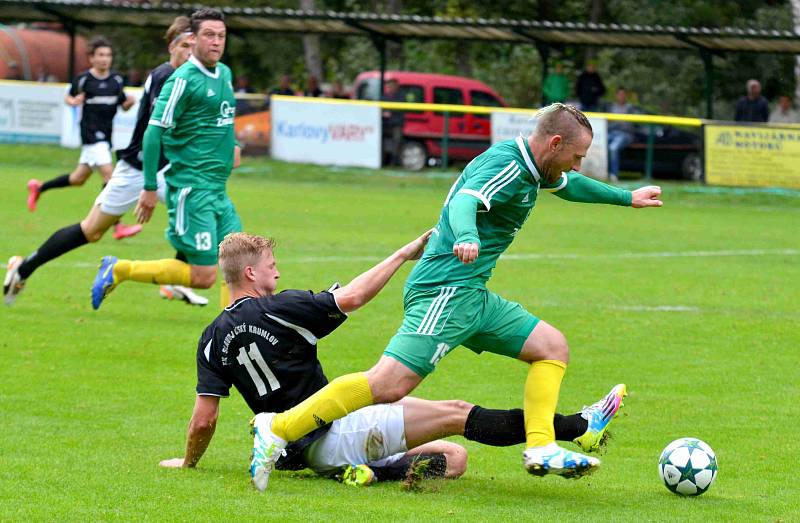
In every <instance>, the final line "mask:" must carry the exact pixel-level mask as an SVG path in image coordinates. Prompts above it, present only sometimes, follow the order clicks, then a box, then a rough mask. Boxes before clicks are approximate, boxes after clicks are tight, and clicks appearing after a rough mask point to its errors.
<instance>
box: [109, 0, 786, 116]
mask: <svg viewBox="0 0 800 523" xmlns="http://www.w3.org/2000/svg"><path fill="white" fill-rule="evenodd" d="M600 3H601V4H602V7H603V9H602V14H601V18H600V20H599V21H600V22H605V23H627V24H647V25H654V24H661V25H674V26H707V27H721V26H733V27H757V28H761V29H791V28H792V26H793V24H792V13H791V8H790V5H789V2H787V1H785V0H757V1H752V2H727V1H722V0H653V1H649V2H641V1H638V0H605V1H603V2H600ZM206 4H208V5H237V6H241V5H242V3H241V2H235V1H233V0H214V1H211V2H206ZM591 4H592V2H591V0H565V1H559V2H556V1H554V0H521V1H516V2H507V3H504V4H503V5H502V9H499V8H498V5H497V4H495V3H492V2H476V1H470V0H434V1H423V0H403V1H399V0H394V1H392V0H317V3H316V5H317V9H318V10H334V11H344V12H347V11H356V12H377V13H383V14H387V13H391V12H393V11H392V9H396V8H398V7H399V11H398V12H399V13H401V14H414V15H421V16H449V17H467V18H475V17H477V18H490V19H491V18H500V17H502V18H507V19H523V20H559V21H574V22H587V21H588V20H589V11H590V5H591ZM247 5H250V6H270V7H275V8H293V9H297V8H298V7H299V0H280V1H270V0H253V1H249V2H247ZM105 32H106V34H108V35H109V36H110V37H111V38H112V39H113V40H114V41H115V42H117V43H118V48H117V54H116V66H117V67H118V68H119V69H120V70H122V71H126V70H128V69H129V68H132V67H136V68H139V69H142V70H148V69H151V68H152V67H153V66H154V65H155V64H157V63H159V62H160V61H162V60H164V59H166V51H165V49H164V45H163V42H162V41H161V39H160V38H161V33H162V32H163V30H153V29H136V28H111V29H109V30H107V31H105ZM132 43H135V45H131V44H132ZM585 51H586V49H585V48H580V47H569V46H566V47H563V48H554V49H552V51H551V59H558V60H561V61H562V62H564V64H565V73H566V74H567V75H568V76H571V77H572V78H573V79H575V78H577V75H578V74H579V73H580V71H581V68H582V66H583V62H584V58H585ZM596 51H597V53H598V54H597V58H598V62H599V64H598V65H599V71H600V73H601V74H602V76H603V78H604V80H605V82H606V83H607V84H608V86H609V87H610V89H609V93H613V87H616V86H620V85H625V86H626V87H629V88H630V89H632V90H633V91H634V96H635V98H638V101H639V103H640V105H641V106H642V107H644V108H645V109H646V110H647V111H649V112H655V113H664V114H677V115H686V116H704V115H705V76H704V70H703V64H702V61H701V60H700V57H699V53H698V52H697V51H663V50H642V49H619V48H600V49H597V50H596ZM225 60H226V61H227V62H228V63H229V64H230V65H231V66H232V68H233V70H234V73H235V74H237V75H246V76H248V77H249V78H250V81H251V84H252V85H253V86H254V87H256V88H257V89H259V90H262V91H267V90H269V89H270V88H271V87H274V86H275V85H276V84H277V82H278V78H279V76H280V75H281V74H286V73H288V74H291V75H292V76H293V79H294V86H295V87H296V88H298V89H300V88H302V86H303V85H304V83H305V80H306V72H305V61H304V56H303V45H302V40H301V35H296V34H276V33H260V32H243V33H235V32H232V33H231V36H230V38H229V43H228V49H227V53H226V56H225ZM714 61H715V67H716V70H715V75H716V89H715V91H714V99H715V104H716V109H717V111H716V112H717V116H718V117H719V118H730V117H732V114H733V105H734V104H735V102H736V100H737V99H738V98H739V97H740V96H742V95H743V94H744V84H745V82H746V80H747V79H748V78H758V79H760V80H761V81H762V85H763V89H764V95H765V96H767V97H768V98H769V99H774V98H776V97H777V96H778V95H779V94H785V93H792V92H794V86H795V82H796V79H795V76H794V72H793V67H794V57H792V56H782V55H753V54H737V53H727V54H725V55H723V56H718V57H716V58H715V59H714ZM322 63H323V69H324V79H323V80H324V81H326V82H330V81H333V80H339V81H342V82H343V83H345V84H349V83H351V82H352V81H353V79H355V77H356V75H357V74H358V73H359V72H361V71H365V70H370V69H377V68H378V67H379V63H380V61H379V55H378V52H377V50H376V48H375V47H374V46H373V44H372V42H371V41H370V39H369V38H364V37H343V36H325V37H323V39H322ZM388 66H389V69H405V70H413V71H423V72H439V73H447V74H468V75H470V76H473V77H475V78H477V79H479V80H482V81H484V82H486V83H487V84H489V85H490V86H492V87H494V88H495V89H496V90H497V91H498V92H499V93H500V94H501V95H503V96H504V97H505V99H506V100H507V101H508V102H509V103H510V104H511V105H514V106H519V107H531V106H536V105H538V103H539V102H540V100H541V79H542V68H543V64H542V62H541V58H540V56H539V53H538V52H537V51H536V48H535V46H534V45H533V44H514V45H512V44H495V43H490V42H469V43H465V42H458V41H447V40H413V39H410V40H406V41H404V42H403V43H402V44H401V45H400V46H399V48H398V47H395V48H393V49H390V54H389V64H388ZM608 99H609V100H610V99H611V95H610V94H609V95H608Z"/></svg>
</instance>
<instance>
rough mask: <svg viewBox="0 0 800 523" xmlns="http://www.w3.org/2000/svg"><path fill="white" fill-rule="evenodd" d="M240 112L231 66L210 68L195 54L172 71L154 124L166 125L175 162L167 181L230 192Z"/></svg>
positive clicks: (165, 140) (166, 143)
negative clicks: (227, 186)
mask: <svg viewBox="0 0 800 523" xmlns="http://www.w3.org/2000/svg"><path fill="white" fill-rule="evenodd" d="M235 112H236V100H235V98H234V97H233V86H232V84H231V70H230V69H229V68H228V66H226V65H225V64H222V63H217V65H216V67H214V70H213V71H210V70H209V69H208V68H206V67H205V66H204V65H203V64H202V63H201V62H200V61H199V60H198V59H197V58H195V57H194V56H190V57H189V60H188V61H187V62H186V63H184V64H183V65H182V66H180V67H179V68H178V69H177V70H176V71H175V72H174V73H172V76H170V77H169V79H168V80H167V82H166V84H164V87H163V88H162V90H161V94H160V95H159V97H158V101H157V102H156V105H155V108H154V109H153V113H152V115H151V116H150V122H149V124H150V125H156V126H159V127H162V128H164V129H165V132H164V134H163V135H162V138H161V144H162V148H163V151H164V156H166V157H167V159H168V160H169V161H170V163H171V164H172V167H171V169H170V170H169V171H168V172H167V175H166V182H167V184H168V185H170V186H172V187H193V188H196V189H205V190H212V191H224V190H225V182H226V181H227V180H228V176H229V175H230V172H231V168H232V167H233V148H234V146H235V145H236V140H235V138H234V133H233V117H234V114H235Z"/></svg>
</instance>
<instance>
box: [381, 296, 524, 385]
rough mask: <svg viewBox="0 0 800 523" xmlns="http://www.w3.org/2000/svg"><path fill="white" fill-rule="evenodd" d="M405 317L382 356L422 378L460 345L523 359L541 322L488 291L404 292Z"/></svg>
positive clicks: (514, 304)
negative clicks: (520, 354) (529, 341)
mask: <svg viewBox="0 0 800 523" xmlns="http://www.w3.org/2000/svg"><path fill="white" fill-rule="evenodd" d="M403 305H404V307H405V316H404V317H403V324H402V325H401V326H400V328H399V329H398V330H397V334H395V335H394V337H392V339H391V340H390V341H389V345H388V346H387V347H386V350H384V352H383V353H384V354H385V355H387V356H389V357H391V358H394V359H396V360H397V361H399V362H400V363H402V364H403V365H405V366H406V367H408V368H409V369H411V370H413V371H414V372H416V373H417V374H418V375H420V376H422V377H423V378H424V377H425V376H427V375H428V374H430V373H431V372H433V370H434V369H435V368H436V364H437V363H439V360H441V359H442V358H443V357H444V356H445V355H447V353H448V352H450V350H452V349H454V348H455V347H457V346H459V345H463V346H465V347H467V348H468V349H470V350H472V351H473V352H476V353H478V354H480V353H481V352H483V351H488V352H493V353H495V354H501V355H503V356H508V357H511V358H516V357H517V356H519V353H520V351H521V350H522V346H523V344H524V343H525V340H526V339H528V335H530V333H531V332H533V329H534V328H535V327H536V325H537V324H538V323H539V318H537V317H536V316H534V315H533V314H531V313H530V312H528V311H526V310H525V309H524V308H523V307H522V305H520V304H519V303H515V302H513V301H508V300H506V299H504V298H501V297H500V296H498V295H497V294H495V293H493V292H490V291H488V290H486V289H470V288H465V287H437V288H433V289H426V290H419V289H410V288H408V287H407V288H406V289H405V292H404V295H403Z"/></svg>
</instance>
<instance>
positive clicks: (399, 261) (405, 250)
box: [332, 229, 433, 313]
mask: <svg viewBox="0 0 800 523" xmlns="http://www.w3.org/2000/svg"><path fill="white" fill-rule="evenodd" d="M431 232H433V230H432V229H431V230H430V231H427V232H425V233H424V234H423V235H422V236H420V237H419V238H417V239H415V240H413V241H412V242H410V243H407V244H406V245H404V246H403V247H401V248H399V249H398V250H397V251H395V253H394V254H392V255H391V256H389V257H388V258H386V259H385V260H383V261H382V262H380V263H379V264H378V265H376V266H375V267H373V268H371V269H370V270H368V271H367V272H365V273H363V274H360V275H359V276H356V277H355V279H353V281H351V282H350V283H348V284H347V285H345V286H344V287H339V288H338V289H334V290H333V291H332V292H333V297H334V298H335V299H336V304H337V305H338V306H339V308H340V309H341V311H342V312H344V313H348V312H350V311H354V310H356V309H358V308H359V307H361V306H362V305H365V304H366V303H367V302H368V301H370V300H371V299H372V298H374V297H375V295H377V294H378V293H379V292H380V290H381V289H383V287H384V286H385V285H386V283H387V282H388V281H389V280H390V279H391V278H392V276H394V273H395V272H397V269H399V268H400V266H401V265H403V264H404V263H405V262H407V261H409V260H416V259H419V257H420V256H422V251H423V250H424V249H425V244H427V243H428V238H430V237H431Z"/></svg>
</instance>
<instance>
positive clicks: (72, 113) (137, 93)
mask: <svg viewBox="0 0 800 523" xmlns="http://www.w3.org/2000/svg"><path fill="white" fill-rule="evenodd" d="M68 92H69V86H68V85H67V86H66V87H64V88H62V91H61V105H62V107H63V109H62V111H63V112H62V118H61V122H62V127H61V145H62V146H63V147H80V146H81V127H80V123H81V108H80V107H72V106H70V105H67V104H66V103H64V95H65V94H67V93H68ZM125 94H127V95H128V96H133V97H134V98H136V103H135V104H133V107H131V108H130V109H128V110H127V111H123V110H122V107H117V115H116V116H114V127H113V131H112V134H111V149H112V150H117V149H125V148H126V147H128V144H129V143H130V142H131V136H133V129H134V127H136V113H138V112H139V99H140V98H141V97H142V89H141V88H131V87H126V88H125Z"/></svg>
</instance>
